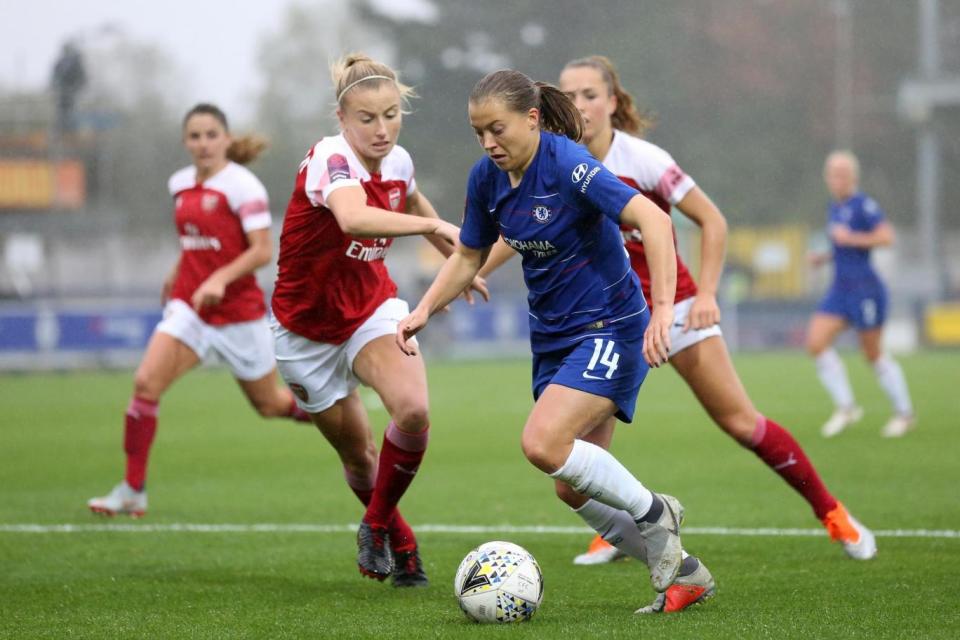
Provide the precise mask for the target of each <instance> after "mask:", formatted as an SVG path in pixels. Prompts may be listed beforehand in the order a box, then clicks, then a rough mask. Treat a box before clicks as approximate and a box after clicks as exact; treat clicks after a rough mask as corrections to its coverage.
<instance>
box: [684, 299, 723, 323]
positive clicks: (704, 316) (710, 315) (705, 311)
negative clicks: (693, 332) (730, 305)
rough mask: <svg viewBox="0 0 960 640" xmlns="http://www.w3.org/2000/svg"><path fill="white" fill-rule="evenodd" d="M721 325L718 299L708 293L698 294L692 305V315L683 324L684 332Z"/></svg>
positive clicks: (689, 314)
mask: <svg viewBox="0 0 960 640" xmlns="http://www.w3.org/2000/svg"><path fill="white" fill-rule="evenodd" d="M719 323H720V305H718V304H717V297H716V296H714V295H711V294H708V293H698V294H697V295H696V297H694V299H693V304H691V305H690V313H688V314H687V319H686V320H685V321H684V323H683V330H684V331H685V332H686V331H689V330H690V329H706V328H707V327H712V326H713V325H715V324H719Z"/></svg>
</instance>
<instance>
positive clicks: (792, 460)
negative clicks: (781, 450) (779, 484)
mask: <svg viewBox="0 0 960 640" xmlns="http://www.w3.org/2000/svg"><path fill="white" fill-rule="evenodd" d="M795 464H797V459H796V458H794V457H793V452H792V451H791V452H790V455H789V456H787V461H786V462H784V463H782V464H778V465H777V466H775V467H774V470H778V471H779V470H780V469H786V468H787V467H790V466H793V465H795Z"/></svg>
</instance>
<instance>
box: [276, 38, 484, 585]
mask: <svg viewBox="0 0 960 640" xmlns="http://www.w3.org/2000/svg"><path fill="white" fill-rule="evenodd" d="M331 75H332V78H333V84H334V88H335V91H336V96H337V105H338V106H337V118H338V120H339V122H340V130H341V132H340V133H339V134H338V135H335V136H329V137H325V138H322V139H321V140H320V141H319V142H317V143H316V144H315V145H314V146H313V148H311V149H310V151H309V152H308V153H307V156H306V158H305V159H304V160H303V162H302V163H300V168H299V170H298V172H297V177H296V185H295V187H294V192H293V195H292V196H291V197H290V203H289V205H288V206H287V213H286V217H285V218H284V222H283V232H282V234H281V236H280V259H279V273H278V276H277V283H276V288H275V290H274V294H273V300H272V307H273V312H274V316H275V322H274V324H273V331H274V335H275V339H276V343H275V344H276V351H277V362H278V365H279V368H280V373H281V375H282V376H283V378H284V380H285V381H286V382H287V384H288V385H289V387H290V388H291V389H292V390H293V392H294V393H295V394H296V396H297V402H298V403H299V405H300V407H301V408H302V409H303V410H304V411H306V412H308V413H309V414H310V416H311V418H312V419H313V422H314V423H315V424H316V425H317V427H318V428H319V430H320V431H321V433H323V435H324V436H325V437H326V438H327V440H328V441H329V442H330V444H331V445H333V447H334V449H336V451H337V454H338V455H339V457H340V460H341V461H342V463H343V468H344V474H345V476H346V479H347V484H349V486H350V488H351V489H352V490H353V492H354V493H355V494H356V495H357V497H358V498H359V499H360V500H361V502H363V504H364V505H366V506H367V510H366V513H365V514H364V516H363V520H362V522H361V524H360V529H359V531H358V534H357V544H358V555H357V564H358V566H359V568H360V572H361V573H362V574H363V575H365V576H368V577H371V578H375V579H378V580H384V579H385V578H387V577H388V576H390V575H393V582H394V584H395V585H397V586H416V585H425V584H426V583H427V577H426V574H425V573H424V571H423V566H422V562H421V559H420V554H419V550H418V548H417V541H416V538H415V537H414V534H413V531H412V530H411V529H410V526H409V525H408V524H407V523H406V521H404V519H403V518H402V517H401V515H400V513H399V511H398V510H397V508H396V507H397V503H398V502H399V501H400V498H401V497H402V496H403V494H404V492H405V491H406V490H407V487H409V485H410V483H411V481H412V480H413V477H414V475H415V474H416V473H417V469H418V468H419V466H420V461H421V460H422V458H423V455H424V452H425V451H426V448H427V437H428V429H429V424H430V421H429V415H428V403H427V378H426V369H425V367H424V363H423V359H422V358H420V357H415V358H407V357H404V355H403V354H402V353H400V352H399V351H398V350H397V348H396V346H395V345H394V344H393V336H394V335H395V334H396V331H397V322H398V321H399V320H400V319H401V318H403V317H404V316H405V315H407V313H408V312H409V308H408V306H407V303H406V302H404V301H403V300H401V299H399V298H397V286H396V284H394V282H393V280H392V279H391V278H390V274H389V273H388V272H387V267H386V265H385V264H384V261H383V260H384V258H385V257H386V255H387V251H388V249H389V248H390V245H391V243H392V241H393V238H394V237H398V236H410V235H423V236H424V237H425V238H426V239H427V240H428V241H429V242H430V243H431V244H433V245H434V246H435V247H436V248H437V249H438V250H439V251H440V252H441V253H442V254H443V255H445V256H447V255H449V254H450V253H451V251H452V250H453V244H454V243H455V242H456V236H457V232H458V229H457V227H455V226H454V225H452V224H450V223H448V222H445V221H443V220H441V219H440V217H439V216H438V215H437V212H436V211H435V210H434V208H433V205H431V204H430V201H429V200H427V198H426V196H424V195H423V194H422V193H420V191H419V190H418V189H417V183H416V181H415V180H414V170H413V161H412V160H411V158H410V155H409V154H408V153H407V152H406V150H404V149H403V147H400V146H398V145H397V138H398V136H399V134H400V128H401V124H402V121H403V108H404V106H405V101H406V99H407V97H408V96H410V95H411V90H410V88H409V87H406V86H404V85H403V84H401V83H400V82H399V81H398V80H397V75H396V73H395V72H394V71H393V69H391V68H390V67H389V66H387V65H385V64H382V63H380V62H377V61H374V60H372V59H370V58H369V57H367V56H365V55H363V54H352V55H348V56H346V57H344V58H343V59H341V60H340V61H338V62H337V63H335V64H334V65H333V67H332V68H331ZM405 213H409V214H412V215H402V214H405ZM474 286H475V287H476V288H477V289H478V290H479V291H481V293H482V294H483V295H484V296H486V290H485V289H484V287H483V284H482V281H480V280H477V281H476V282H475V283H474ZM360 383H362V384H364V385H366V386H368V387H370V388H372V389H373V390H374V391H376V393H377V395H379V396H380V399H381V400H382V401H383V405H384V407H386V410H387V412H388V413H389V414H390V418H391V420H390V423H389V424H388V425H387V428H386V431H385V433H384V436H383V444H382V446H381V449H380V453H379V462H378V455H377V446H376V444H375V443H374V440H373V433H372V431H371V429H370V420H369V417H368V416H367V412H366V409H365V408H364V406H363V402H362V401H361V400H360V395H359V393H358V392H357V386H358V385H359V384H360Z"/></svg>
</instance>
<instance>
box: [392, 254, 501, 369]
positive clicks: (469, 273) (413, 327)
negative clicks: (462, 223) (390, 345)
mask: <svg viewBox="0 0 960 640" xmlns="http://www.w3.org/2000/svg"><path fill="white" fill-rule="evenodd" d="M487 251H489V248H487V249H472V248H470V247H465V246H464V245H462V244H460V243H457V248H456V251H454V252H453V255H451V256H450V257H449V258H447V261H446V262H445V263H444V264H443V267H442V268H441V269H440V273H438V274H437V277H436V278H435V279H434V281H433V284H431V285H430V288H429V289H427V292H426V293H425V294H423V298H421V299H420V303H419V304H418V305H417V306H416V308H415V309H414V310H413V311H412V312H411V313H410V315H408V316H407V317H406V318H404V319H403V320H401V321H400V323H399V324H398V325H397V346H398V347H400V350H401V351H403V352H404V353H405V354H407V355H408V356H410V355H414V354H416V352H417V349H416V346H415V345H413V344H410V343H409V342H408V340H410V338H412V337H413V336H415V335H416V334H417V333H418V332H419V331H420V330H421V329H423V328H424V327H425V326H427V321H428V320H429V319H430V316H432V315H433V314H434V313H436V312H437V311H439V310H440V309H443V308H444V307H445V306H447V305H448V304H449V303H450V302H451V301H452V300H453V299H454V298H456V297H457V296H458V295H460V292H461V291H463V290H464V288H465V287H466V286H467V285H468V284H469V283H470V281H471V280H473V278H474V276H476V275H477V272H478V271H479V270H480V265H482V264H483V258H484V254H485V253H486V252H487Z"/></svg>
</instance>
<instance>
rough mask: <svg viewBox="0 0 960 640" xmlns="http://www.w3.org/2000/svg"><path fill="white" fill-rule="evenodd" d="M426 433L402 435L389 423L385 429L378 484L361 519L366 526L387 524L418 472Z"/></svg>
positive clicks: (425, 441)
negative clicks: (367, 524)
mask: <svg viewBox="0 0 960 640" xmlns="http://www.w3.org/2000/svg"><path fill="white" fill-rule="evenodd" d="M429 431H430V429H429V428H427V429H424V430H423V431H421V432H420V433H407V432H405V431H401V430H400V429H399V428H398V427H397V425H396V424H394V422H393V421H392V420H391V421H390V424H389V425H387V431H386V432H385V433H384V434H383V446H382V447H381V448H380V463H379V465H378V467H377V483H376V486H375V487H374V490H373V497H372V498H371V499H370V505H369V506H368V507H367V513H366V515H365V516H364V517H363V519H364V521H365V522H367V523H369V524H371V525H377V526H381V527H383V526H387V525H388V524H389V522H390V518H391V517H392V515H393V511H394V510H395V509H396V508H397V503H398V502H400V498H402V497H403V494H404V493H405V492H406V490H407V487H409V486H410V483H411V482H412V481H413V476H415V475H416V474H417V469H419V468H420V461H421V460H423V454H424V452H425V451H426V450H427V439H428V433H429Z"/></svg>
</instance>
